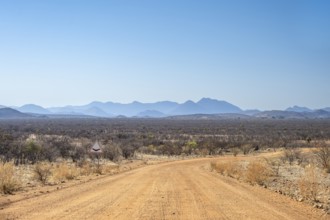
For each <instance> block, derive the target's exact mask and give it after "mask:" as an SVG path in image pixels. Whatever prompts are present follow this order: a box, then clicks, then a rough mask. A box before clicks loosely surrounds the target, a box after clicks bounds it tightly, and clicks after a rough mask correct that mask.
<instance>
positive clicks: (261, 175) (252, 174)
mask: <svg viewBox="0 0 330 220" xmlns="http://www.w3.org/2000/svg"><path fill="white" fill-rule="evenodd" d="M272 175H273V172H272V170H271V169H270V167H269V166H267V164H266V163H262V162H259V161H253V162H251V163H250V164H249V165H248V168H247V171H246V181H248V182H250V183H251V184H258V185H264V184H265V183H266V181H267V180H268V178H269V177H270V176H272Z"/></svg>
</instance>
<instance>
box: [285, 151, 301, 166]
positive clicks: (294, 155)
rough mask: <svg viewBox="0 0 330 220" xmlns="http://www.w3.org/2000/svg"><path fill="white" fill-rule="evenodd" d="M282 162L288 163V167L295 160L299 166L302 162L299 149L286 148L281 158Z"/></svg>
mask: <svg viewBox="0 0 330 220" xmlns="http://www.w3.org/2000/svg"><path fill="white" fill-rule="evenodd" d="M282 160H283V161H284V162H285V161H288V162H289V164H290V165H292V163H293V162H294V161H295V160H297V161H298V163H299V164H300V163H301V162H302V161H303V157H302V153H301V149H299V148H288V149H285V150H284V152H283V157H282Z"/></svg>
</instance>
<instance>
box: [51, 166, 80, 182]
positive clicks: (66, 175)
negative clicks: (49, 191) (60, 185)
mask: <svg viewBox="0 0 330 220" xmlns="http://www.w3.org/2000/svg"><path fill="white" fill-rule="evenodd" d="M78 175H79V172H78V170H77V168H76V166H74V165H72V166H70V165H68V164H67V163H65V162H63V163H60V164H58V165H57V166H56V167H55V169H54V178H55V179H56V180H59V181H64V180H73V179H75V178H76V177H77V176H78Z"/></svg>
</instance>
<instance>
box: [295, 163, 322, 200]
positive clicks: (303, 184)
mask: <svg viewBox="0 0 330 220" xmlns="http://www.w3.org/2000/svg"><path fill="white" fill-rule="evenodd" d="M298 187H299V191H300V193H301V195H302V196H303V198H304V199H307V200H312V201H317V196H318V194H319V192H320V185H319V183H318V172H317V170H316V167H315V166H314V165H308V166H306V168H305V175H304V176H302V177H301V178H300V180H299V181H298Z"/></svg>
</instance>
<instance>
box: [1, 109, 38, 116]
mask: <svg viewBox="0 0 330 220" xmlns="http://www.w3.org/2000/svg"><path fill="white" fill-rule="evenodd" d="M31 117H33V116H31V115H28V114H25V113H22V112H19V111H17V110H15V109H12V108H0V118H1V119H14V118H31Z"/></svg>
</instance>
